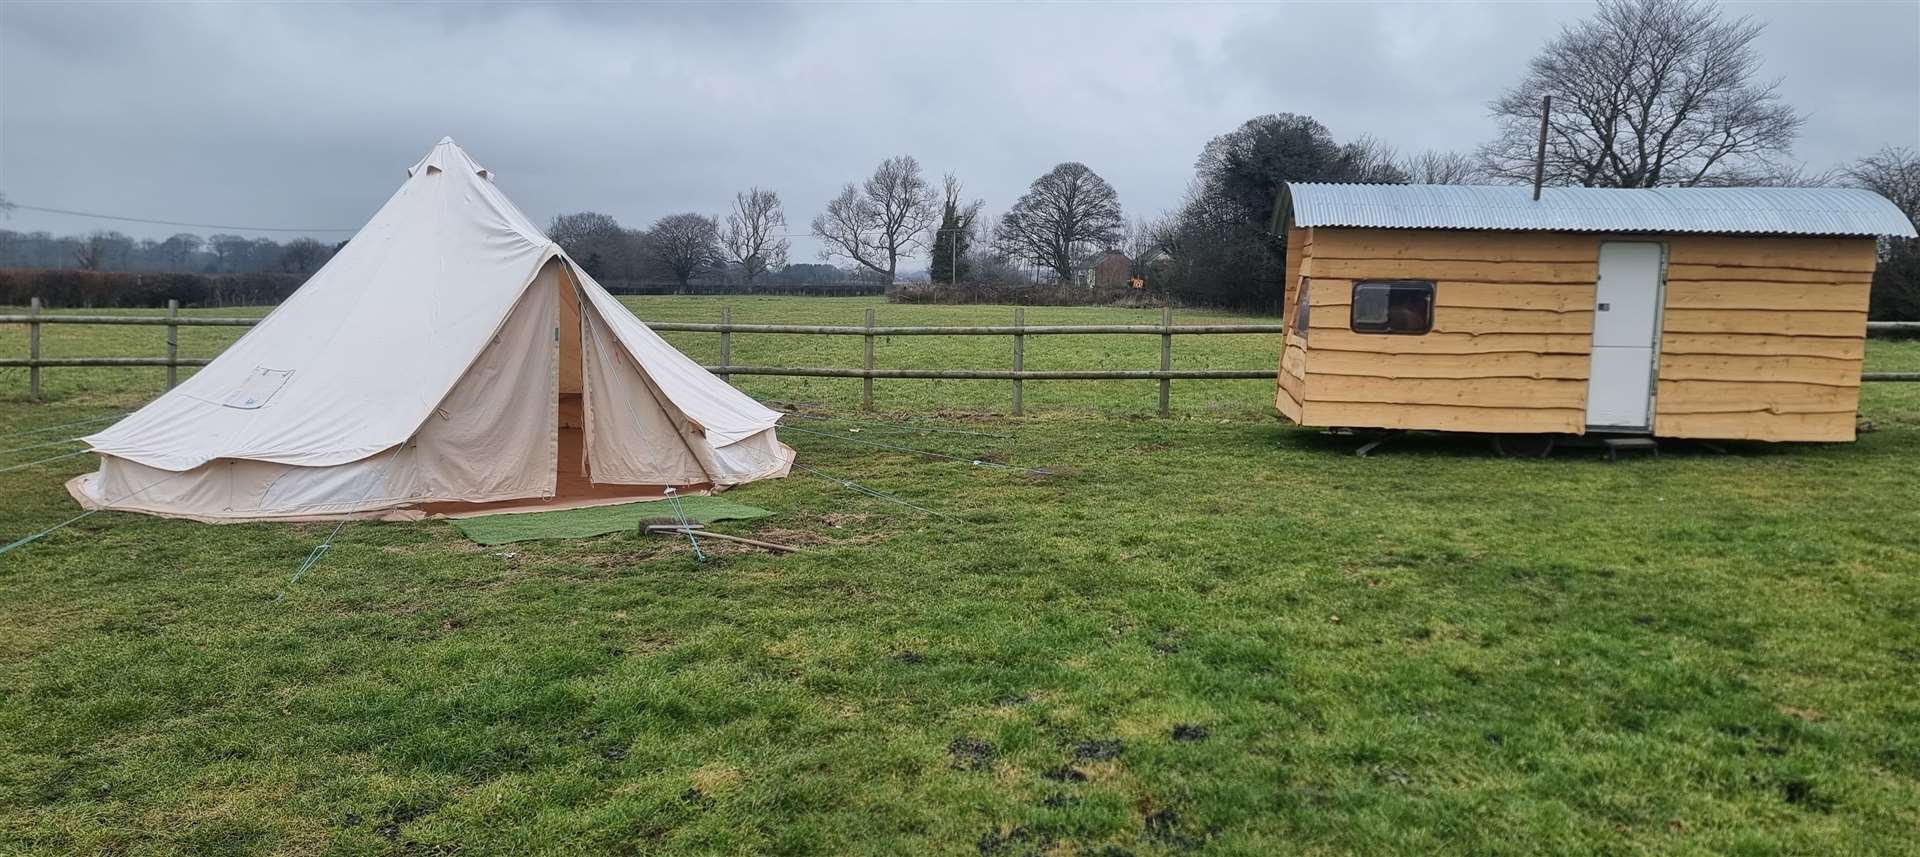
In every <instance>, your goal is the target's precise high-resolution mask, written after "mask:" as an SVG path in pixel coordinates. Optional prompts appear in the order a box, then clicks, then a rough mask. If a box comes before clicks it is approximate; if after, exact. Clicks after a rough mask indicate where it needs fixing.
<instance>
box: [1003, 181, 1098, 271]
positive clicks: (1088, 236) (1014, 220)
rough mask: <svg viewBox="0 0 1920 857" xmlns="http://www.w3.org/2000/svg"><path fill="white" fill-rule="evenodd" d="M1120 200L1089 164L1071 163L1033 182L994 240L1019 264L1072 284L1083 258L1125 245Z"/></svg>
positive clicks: (1006, 218)
mask: <svg viewBox="0 0 1920 857" xmlns="http://www.w3.org/2000/svg"><path fill="white" fill-rule="evenodd" d="M1125 224H1126V220H1125V219H1124V218H1122V217H1121V216H1120V195H1119V194H1117V193H1114V190H1113V186H1112V185H1109V184H1107V180H1106V179H1103V178H1101V177H1100V176H1099V174H1097V173H1095V172H1094V171H1093V170H1090V169H1087V165H1086V164H1082V163H1079V162H1076V161H1068V162H1067V163H1063V164H1060V165H1058V166H1056V167H1054V168H1053V169H1052V170H1049V171H1048V172H1047V174H1046V175H1043V176H1041V177H1039V178H1037V179H1034V180H1033V184H1032V185H1030V186H1029V187H1028V188H1027V192H1026V193H1025V194H1024V195H1022V196H1021V197H1020V200H1019V201H1018V202H1015V203H1014V204H1013V208H1011V209H1009V210H1008V211H1007V213H1006V214H1005V215H1004V216H1002V217H1001V218H1000V226H999V228H998V229H996V230H994V241H995V243H996V244H998V245H999V246H1000V248H1001V249H1002V251H1003V252H1005V253H1006V254H1007V255H1008V256H1011V257H1013V258H1016V259H1032V260H1034V261H1036V262H1038V263H1040V264H1042V265H1045V266H1047V268H1049V269H1050V270H1052V271H1053V273H1054V275H1055V276H1056V277H1058V278H1059V282H1061V283H1063V284H1065V283H1071V282H1073V276H1074V273H1075V271H1076V270H1077V268H1078V263H1079V260H1080V257H1081V256H1082V255H1084V254H1085V253H1086V252H1087V251H1088V250H1089V249H1093V250H1105V249H1109V248H1111V247H1113V246H1115V242H1117V241H1119V240H1120V228H1121V227H1122V226H1123V225H1125Z"/></svg>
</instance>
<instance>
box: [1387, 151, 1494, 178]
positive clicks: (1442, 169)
mask: <svg viewBox="0 0 1920 857" xmlns="http://www.w3.org/2000/svg"><path fill="white" fill-rule="evenodd" d="M1399 169H1400V171H1401V172H1403V173H1406V174H1407V181H1410V182H1412V183H1414V184H1476V183H1478V182H1480V181H1482V180H1483V178H1484V176H1483V175H1482V173H1481V172H1480V162H1479V161H1476V160H1475V159H1474V158H1473V156H1472V155H1467V154H1463V153H1461V152H1441V151H1437V150H1434V149H1428V150H1426V151H1424V152H1421V153H1420V154H1418V155H1414V156H1412V157H1409V158H1406V159H1405V160H1402V161H1400V163H1399Z"/></svg>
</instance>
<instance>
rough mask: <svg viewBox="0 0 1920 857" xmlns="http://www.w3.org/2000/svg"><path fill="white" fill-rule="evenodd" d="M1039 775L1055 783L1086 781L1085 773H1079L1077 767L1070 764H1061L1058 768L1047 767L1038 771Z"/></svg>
mask: <svg viewBox="0 0 1920 857" xmlns="http://www.w3.org/2000/svg"><path fill="white" fill-rule="evenodd" d="M1040 776H1042V777H1045V778H1047V779H1049V780H1052V781H1054V782H1056V783H1084V782H1086V781H1087V775H1086V774H1083V773H1081V772H1080V769H1079V768H1076V767H1074V766H1072V765H1061V766H1060V767H1058V768H1048V769H1047V770H1045V771H1042V772H1041V773H1040Z"/></svg>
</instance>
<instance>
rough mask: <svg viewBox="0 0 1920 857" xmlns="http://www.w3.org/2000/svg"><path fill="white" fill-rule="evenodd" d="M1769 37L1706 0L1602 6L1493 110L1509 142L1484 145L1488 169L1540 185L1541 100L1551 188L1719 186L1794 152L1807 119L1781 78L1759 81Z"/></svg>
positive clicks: (1550, 46)
mask: <svg viewBox="0 0 1920 857" xmlns="http://www.w3.org/2000/svg"><path fill="white" fill-rule="evenodd" d="M1763 29H1764V25H1762V24H1759V23H1756V22H1754V21H1753V20H1751V19H1750V18H1747V17H1744V16H1742V17H1739V18H1731V19H1729V18H1726V17H1724V16H1722V15H1721V13H1720V10H1719V9H1718V7H1716V6H1715V5H1713V3H1711V2H1708V0H1601V3H1600V11H1599V14H1598V15H1596V16H1595V17H1593V18H1591V19H1588V20H1585V21H1582V22H1580V23H1578V24H1575V25H1573V26H1570V27H1567V28H1565V29H1563V30H1561V31H1560V35H1558V36H1556V37H1555V38H1554V39H1553V41H1551V42H1548V43H1547V46H1546V49H1545V50H1543V51H1542V52H1541V53H1540V54H1539V55H1538V56H1535V57H1534V58H1533V61H1532V62H1531V63H1529V65H1528V69H1527V76H1526V78H1525V79H1523V80H1522V81H1521V82H1520V85H1518V86H1516V87H1514V88H1513V89H1510V90H1508V91H1507V92H1506V94H1504V95H1502V96H1500V98H1498V99H1497V100H1495V101H1494V102H1493V103H1492V104H1491V105H1490V107H1491V108H1492V110H1493V115H1494V117H1495V119H1496V120H1497V121H1498V123H1499V126H1500V134H1499V137H1498V138H1497V139H1495V140H1494V141H1493V142H1492V143H1489V144H1487V145H1486V146H1484V147H1482V149H1481V160H1482V162H1483V164H1484V166H1485V168H1486V171H1487V173H1488V174H1489V175H1491V176H1493V177H1496V178H1500V179H1504V180H1508V181H1514V182H1527V183H1530V182H1532V180H1533V164H1534V156H1535V147H1536V146H1537V144H1538V138H1539V133H1540V101H1541V96H1543V95H1552V96H1553V110H1552V113H1551V114H1550V115H1549V116H1548V133H1547V159H1546V179H1547V183H1549V184H1573V185H1585V186H1588V187H1663V186H1676V185H1677V186H1692V185H1700V184H1713V183H1716V182H1715V178H1716V176H1719V175H1721V174H1725V173H1728V172H1736V171H1749V172H1750V171H1753V170H1755V169H1756V168H1757V166H1758V165H1761V164H1765V163H1767V162H1769V161H1770V160H1772V159H1775V158H1777V157H1779V156H1781V155H1784V154H1785V153H1786V152H1787V151H1788V150H1789V149H1790V148H1791V147H1792V145H1793V140H1794V137H1795V135H1797V134H1798V133H1799V130H1800V125H1801V123H1802V122H1803V121H1804V120H1803V119H1802V118H1801V116H1800V115H1799V114H1797V113H1795V112H1794V111H1793V109H1792V108H1790V107H1788V106H1787V105H1786V104H1785V103H1783V102H1782V101H1781V100H1780V97H1779V94H1778V92H1777V88H1778V85H1779V84H1778V82H1777V81H1774V82H1763V81H1758V80H1756V76H1757V75H1758V73H1759V71H1760V56H1759V54H1758V53H1757V52H1755V50H1754V48H1753V41H1754V40H1755V39H1756V38H1758V37H1759V35H1760V33H1761V31H1762V30H1763Z"/></svg>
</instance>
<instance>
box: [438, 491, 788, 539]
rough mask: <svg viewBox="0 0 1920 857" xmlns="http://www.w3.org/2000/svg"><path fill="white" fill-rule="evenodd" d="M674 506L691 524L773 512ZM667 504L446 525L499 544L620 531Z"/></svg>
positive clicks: (701, 501) (659, 513)
mask: <svg viewBox="0 0 1920 857" xmlns="http://www.w3.org/2000/svg"><path fill="white" fill-rule="evenodd" d="M680 506H681V508H683V509H685V510H686V512H687V520H689V521H692V522H694V523H696V524H711V523H713V522H714V521H745V520H749V519H752V518H764V517H766V516H768V515H771V514H773V513H772V512H769V511H767V510H765V509H760V508H756V507H754V506H743V505H741V504H739V503H734V502H732V501H729V500H722V499H720V498H718V497H682V498H680ZM673 517H674V515H673V506H671V505H669V504H667V503H666V502H664V501H660V500H647V501H642V502H639V503H624V504H621V505H619V506H593V507H589V508H586V509H562V510H560V511H557V512H523V513H521V514H517V515H486V516H484V517H479V518H455V519H453V520H452V521H449V523H451V524H453V526H454V527H455V528H456V529H458V530H459V531H460V532H461V534H462V535H465V536H466V537H467V538H469V539H472V540H474V541H476V542H479V543H480V544H483V545H504V544H506V543H508V542H524V541H531V540H533V539H584V538H587V537H589V536H598V535H604V534H606V533H613V532H619V531H621V530H633V529H635V528H636V527H638V526H639V522H640V520H641V519H643V518H644V519H647V520H649V521H670V520H673Z"/></svg>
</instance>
